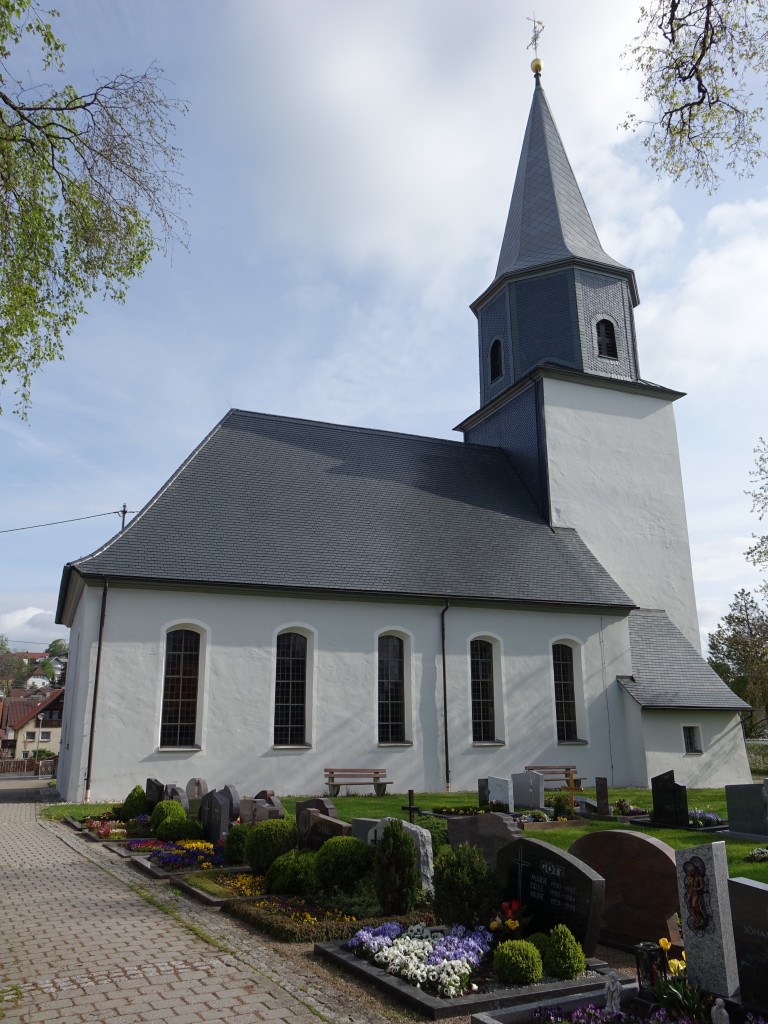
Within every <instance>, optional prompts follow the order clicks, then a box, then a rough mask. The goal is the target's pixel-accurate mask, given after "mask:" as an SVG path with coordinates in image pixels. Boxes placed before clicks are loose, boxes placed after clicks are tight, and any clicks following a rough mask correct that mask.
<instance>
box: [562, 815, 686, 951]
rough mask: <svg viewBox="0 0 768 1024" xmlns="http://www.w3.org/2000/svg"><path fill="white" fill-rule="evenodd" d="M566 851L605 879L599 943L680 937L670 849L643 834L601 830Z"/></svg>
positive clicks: (630, 944) (629, 945)
mask: <svg viewBox="0 0 768 1024" xmlns="http://www.w3.org/2000/svg"><path fill="white" fill-rule="evenodd" d="M568 852H569V853H571V854H573V856H574V857H578V858H579V860H581V861H583V862H584V863H585V864H589V866H590V867H591V868H593V869H594V870H595V871H597V873H598V874H600V875H602V876H603V878H604V879H605V903H604V905H603V923H602V926H601V928H600V941H601V942H606V943H608V944H609V945H612V946H619V947H621V948H624V949H632V948H633V947H634V946H635V945H636V944H637V943H638V942H648V941H652V942H655V941H656V940H657V939H660V938H662V937H666V936H669V938H670V939H671V940H672V941H673V943H675V944H676V945H678V944H679V943H680V941H681V939H680V933H679V929H678V927H677V923H676V920H675V915H676V914H677V911H678V907H679V898H678V893H677V868H676V865H675V851H674V850H673V849H672V847H671V846H667V844H666V843H663V842H661V840H659V839H654V838H653V836H648V835H644V834H643V833H642V832H630V831H624V830H623V829H606V830H605V831H601V832H589V833H587V834H586V835H583V836H581V837H580V838H579V839H577V840H576V842H575V843H572V844H571V846H570V848H569V850H568Z"/></svg>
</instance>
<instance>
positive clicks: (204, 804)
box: [197, 789, 216, 836]
mask: <svg viewBox="0 0 768 1024" xmlns="http://www.w3.org/2000/svg"><path fill="white" fill-rule="evenodd" d="M215 795H216V790H215V789H210V790H208V792H207V793H206V794H205V796H204V797H203V798H202V799H201V801H200V807H199V808H198V811H197V816H198V818H199V819H200V821H201V822H202V825H203V833H204V834H205V835H206V836H207V835H208V828H209V826H210V824H211V811H212V808H213V798H214V796H215Z"/></svg>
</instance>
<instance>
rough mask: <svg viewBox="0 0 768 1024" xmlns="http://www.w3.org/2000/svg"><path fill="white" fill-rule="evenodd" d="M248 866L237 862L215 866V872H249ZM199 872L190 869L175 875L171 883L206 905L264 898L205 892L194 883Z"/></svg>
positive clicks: (222, 904)
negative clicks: (221, 866) (234, 864)
mask: <svg viewBox="0 0 768 1024" xmlns="http://www.w3.org/2000/svg"><path fill="white" fill-rule="evenodd" d="M250 870H251V869H250V868H249V867H248V865H247V864H239V865H236V866H232V867H228V868H217V869H216V874H230V875H238V874H243V873H244V872H246V871H247V872H250ZM198 874H200V872H199V871H190V872H187V873H185V874H181V875H175V876H174V879H173V884H174V886H175V887H176V888H177V889H180V890H181V891H182V892H185V893H187V895H189V896H193V897H194V898H195V899H196V900H198V901H199V902H200V903H204V904H205V905H206V906H207V907H223V906H224V904H225V903H248V902H252V901H253V900H261V899H264V896H263V895H260V896H235V895H230V896H213V895H212V894H211V893H209V892H205V890H204V889H198V888H197V886H196V885H195V884H194V878H195V876H196V875H198Z"/></svg>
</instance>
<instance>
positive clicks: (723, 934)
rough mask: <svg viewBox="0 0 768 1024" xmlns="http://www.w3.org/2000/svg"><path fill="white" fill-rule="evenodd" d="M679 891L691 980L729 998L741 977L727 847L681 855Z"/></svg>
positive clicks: (691, 850)
mask: <svg viewBox="0 0 768 1024" xmlns="http://www.w3.org/2000/svg"><path fill="white" fill-rule="evenodd" d="M675 859H676V861H677V890H678V894H679V896H680V917H681V919H682V922H683V938H684V939H685V952H686V963H687V968H686V977H687V979H688V981H689V982H691V983H692V984H694V985H700V986H701V987H702V988H703V989H704V991H705V992H711V993H712V994H713V995H716V996H723V997H724V998H726V999H729V998H730V997H731V996H733V995H735V994H736V993H737V992H738V988H739V974H738V969H737V963H736V949H735V946H734V941H733V926H732V923H731V903H730V899H729V897H728V860H727V858H726V854H725V843H723V842H718V843H705V844H704V845H703V846H693V847H690V848H689V849H687V850H677V851H676V858H675Z"/></svg>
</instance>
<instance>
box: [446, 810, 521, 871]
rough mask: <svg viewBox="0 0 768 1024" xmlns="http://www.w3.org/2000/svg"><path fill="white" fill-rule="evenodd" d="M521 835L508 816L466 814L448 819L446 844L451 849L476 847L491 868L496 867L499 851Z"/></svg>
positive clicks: (512, 819) (511, 818)
mask: <svg viewBox="0 0 768 1024" xmlns="http://www.w3.org/2000/svg"><path fill="white" fill-rule="evenodd" d="M522 834H523V833H522V832H521V830H520V829H519V828H518V827H517V825H516V824H515V819H514V818H513V817H512V816H511V815H510V814H471V815H470V814H468V815H462V816H461V817H456V818H449V819H448V842H449V843H450V844H451V846H452V848H453V849H456V847H457V846H458V845H459V844H460V843H469V844H470V846H476V847H477V848H478V850H480V852H481V853H482V855H483V856H484V857H485V859H486V861H487V863H488V866H489V867H491V868H495V867H496V857H497V856H498V853H499V851H500V850H503V849H504V847H505V846H507V845H509V843H510V841H511V840H512V839H516V838H517V837H518V836H521V835H522Z"/></svg>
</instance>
